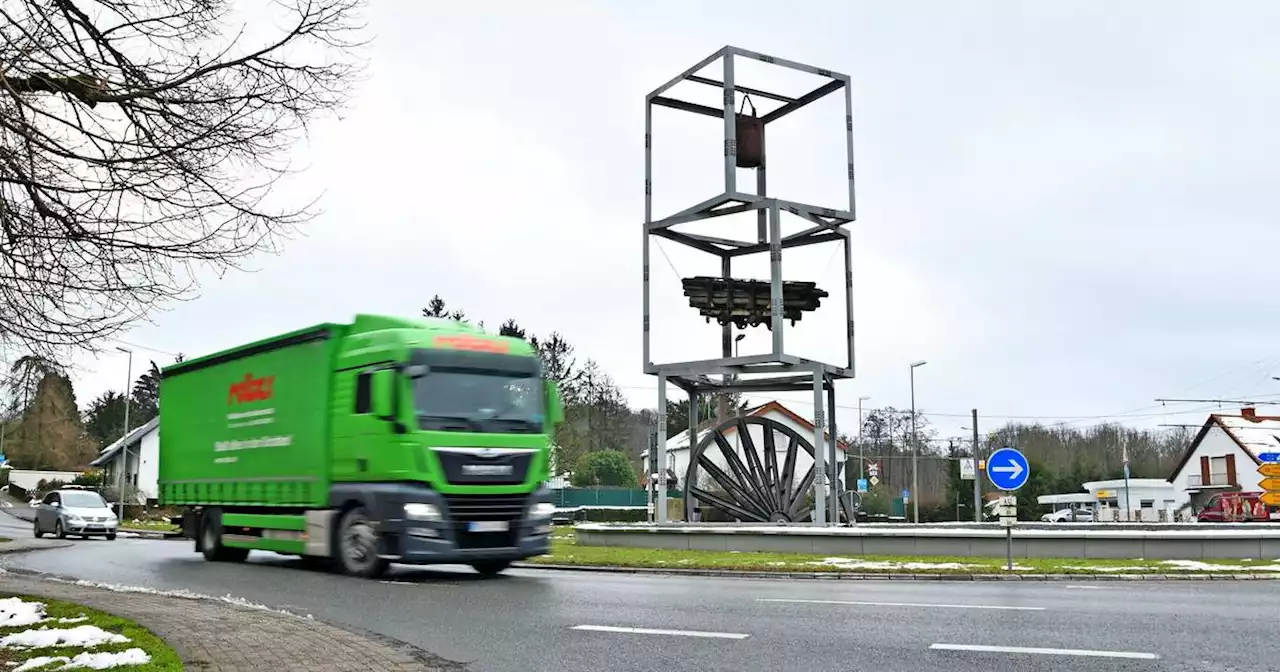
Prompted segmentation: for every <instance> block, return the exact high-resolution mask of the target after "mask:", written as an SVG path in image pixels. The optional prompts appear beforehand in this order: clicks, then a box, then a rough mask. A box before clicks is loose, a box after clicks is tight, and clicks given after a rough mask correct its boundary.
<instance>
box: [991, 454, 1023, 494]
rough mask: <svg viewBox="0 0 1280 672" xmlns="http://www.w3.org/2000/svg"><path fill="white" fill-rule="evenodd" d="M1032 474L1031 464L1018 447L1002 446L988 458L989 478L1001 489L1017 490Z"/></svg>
mask: <svg viewBox="0 0 1280 672" xmlns="http://www.w3.org/2000/svg"><path fill="white" fill-rule="evenodd" d="M1030 476H1031V465H1029V464H1027V457H1026V456H1025V455H1023V454H1022V453H1021V452H1019V451H1018V449H1017V448H1001V449H1000V450H997V451H996V452H994V453H991V456H990V457H988V458H987V480H989V481H991V484H992V485H994V486H996V487H997V488H1000V489H1001V490H1017V489H1018V488H1021V487H1022V486H1024V485H1026V484H1027V478H1028V477H1030Z"/></svg>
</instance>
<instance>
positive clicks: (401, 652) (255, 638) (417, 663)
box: [0, 572, 467, 672]
mask: <svg viewBox="0 0 1280 672" xmlns="http://www.w3.org/2000/svg"><path fill="white" fill-rule="evenodd" d="M0 591H3V592H12V593H20V594H24V595H31V596H33V597H49V598H55V599H61V600H67V601H70V602H75V603H78V604H83V605H85V606H87V607H90V608H93V609H98V610H100V611H105V612H107V613H110V614H114V615H117V616H120V617H123V618H128V619H130V620H132V621H135V622H137V623H138V624H140V625H142V626H143V627H146V628H147V629H149V630H151V631H152V632H153V633H155V634H156V635H158V636H159V637H161V638H162V639H164V640H165V642H166V643H168V644H169V646H171V647H173V648H174V650H176V651H177V652H178V655H179V656H181V657H182V662H183V665H184V666H185V667H186V669H188V670H202V671H206V672H228V671H231V670H236V671H246V672H247V671H249V670H273V671H275V672H286V671H291V670H298V671H302V670H308V671H310V670H318V671H325V672H338V671H349V672H365V671H366V670H388V671H390V672H396V671H408V670H414V671H416V672H465V670H466V669H467V668H466V666H465V665H463V664H461V663H454V662H451V661H446V660H444V659H441V658H438V657H436V656H433V655H431V654H430V653H427V652H426V651H423V650H421V649H418V648H416V647H413V646H411V645H409V644H405V643H404V642H399V641H396V640H393V639H390V638H387V637H381V636H379V635H374V634H371V633H357V632H353V631H351V630H347V629H343V628H340V627H337V626H334V625H329V624H327V623H323V622H321V621H317V620H314V619H311V618H308V617H304V616H294V615H291V614H285V613H281V612H277V611H270V610H267V609H264V608H254V607H250V606H239V605H236V604H230V603H226V602H221V601H218V600H215V599H208V598H194V597H174V596H168V595H162V594H156V593H144V592H126V591H124V590H120V591H115V590H108V589H105V588H97V587H92V586H86V585H82V584H76V583H69V582H64V581H59V580H52V579H43V578H37V577H34V576H27V575H22V574H15V573H11V572H6V573H3V574H0Z"/></svg>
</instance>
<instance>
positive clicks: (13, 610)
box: [0, 597, 45, 628]
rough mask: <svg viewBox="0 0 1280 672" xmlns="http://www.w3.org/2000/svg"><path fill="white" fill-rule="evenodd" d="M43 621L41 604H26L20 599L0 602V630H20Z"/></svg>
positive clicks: (7, 598)
mask: <svg viewBox="0 0 1280 672" xmlns="http://www.w3.org/2000/svg"><path fill="white" fill-rule="evenodd" d="M44 620H45V618H44V603H43V602H26V601H24V600H23V599H22V598H20V597H6V598H5V599H3V600H0V628H21V627H26V626H28V625H35V624H36V623H41V622H43V621H44Z"/></svg>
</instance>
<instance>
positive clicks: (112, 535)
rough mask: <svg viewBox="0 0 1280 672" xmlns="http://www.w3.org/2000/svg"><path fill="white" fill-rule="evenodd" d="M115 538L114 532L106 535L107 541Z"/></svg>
mask: <svg viewBox="0 0 1280 672" xmlns="http://www.w3.org/2000/svg"><path fill="white" fill-rule="evenodd" d="M115 540H116V535H114V534H108V535H107V541H115Z"/></svg>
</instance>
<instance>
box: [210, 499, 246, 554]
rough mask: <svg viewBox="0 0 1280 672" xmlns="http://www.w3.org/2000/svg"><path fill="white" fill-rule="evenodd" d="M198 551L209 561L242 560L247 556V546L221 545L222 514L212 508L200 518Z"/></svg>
mask: <svg viewBox="0 0 1280 672" xmlns="http://www.w3.org/2000/svg"><path fill="white" fill-rule="evenodd" d="M200 552H201V553H203V554H204V559H205V560H208V561H209V562H244V561H245V559H246V558H248V557H249V549H247V548H230V547H228V546H223V545H222V516H221V515H220V512H219V511H217V510H213V509H210V510H207V511H205V513H204V515H203V516H202V517H201V519H200Z"/></svg>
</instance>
